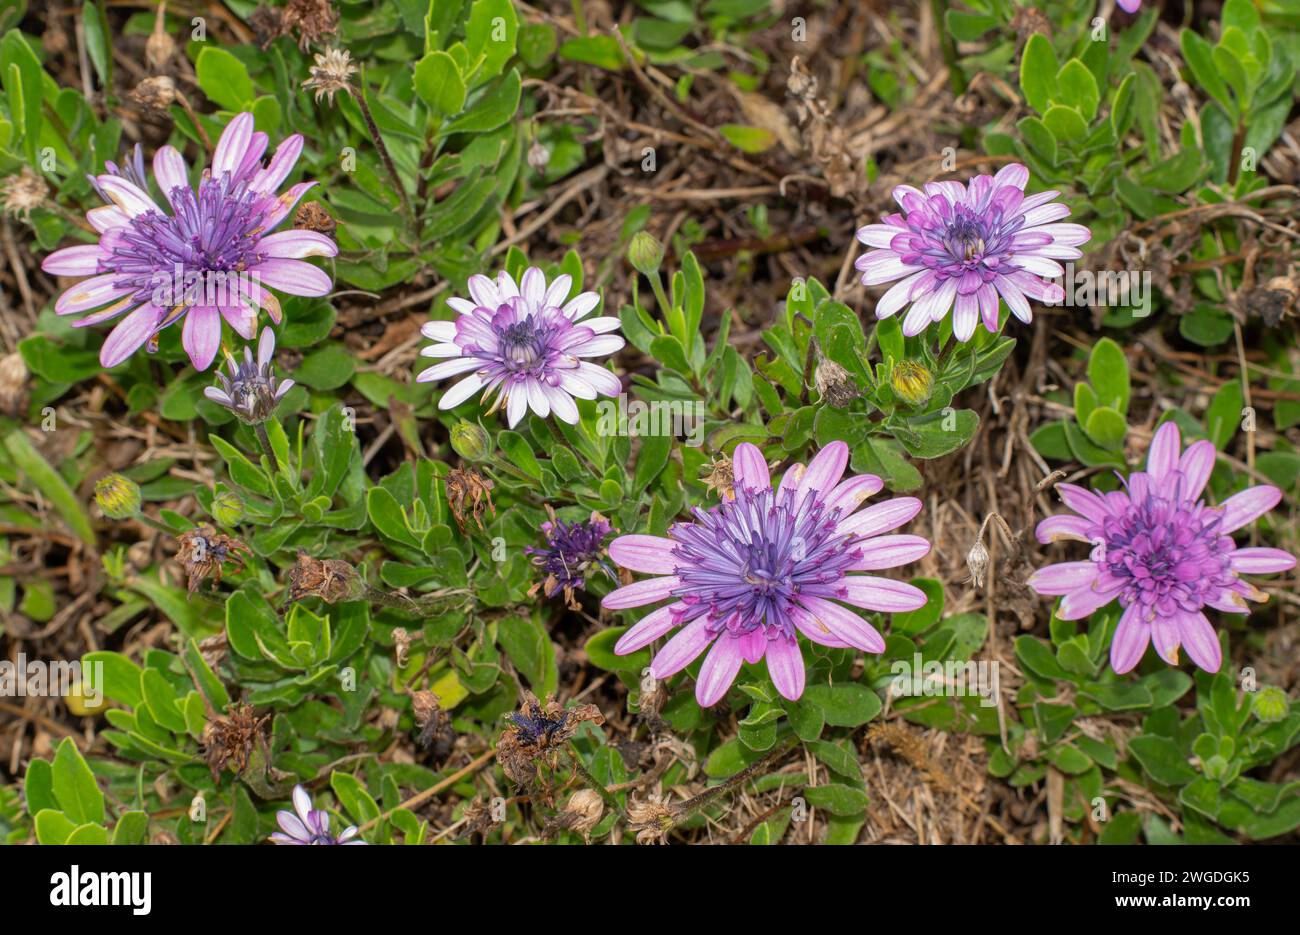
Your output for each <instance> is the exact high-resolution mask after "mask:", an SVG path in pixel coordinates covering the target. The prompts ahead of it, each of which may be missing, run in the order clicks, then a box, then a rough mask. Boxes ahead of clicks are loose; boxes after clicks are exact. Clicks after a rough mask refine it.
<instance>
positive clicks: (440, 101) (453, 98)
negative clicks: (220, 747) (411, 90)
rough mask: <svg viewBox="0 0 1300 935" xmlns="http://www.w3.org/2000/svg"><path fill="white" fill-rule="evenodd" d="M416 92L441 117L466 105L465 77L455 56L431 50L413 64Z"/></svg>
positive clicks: (451, 113)
mask: <svg viewBox="0 0 1300 935" xmlns="http://www.w3.org/2000/svg"><path fill="white" fill-rule="evenodd" d="M415 93H416V94H418V95H420V100H422V101H424V102H425V103H426V104H428V105H429V107H430V109H432V110H433V112H434V113H435V114H437V115H438V116H440V117H451V116H454V115H456V114H458V113H460V112H461V111H462V110H463V109H464V107H465V96H466V94H467V93H468V92H467V91H466V89H465V81H464V79H463V78H461V76H460V69H459V68H457V67H456V60H455V59H453V58H452V57H451V56H450V55H448V54H447V53H446V52H436V51H435V52H430V53H429V54H428V55H426V56H425V57H424V58H422V59H420V60H419V61H418V62H416V64H415Z"/></svg>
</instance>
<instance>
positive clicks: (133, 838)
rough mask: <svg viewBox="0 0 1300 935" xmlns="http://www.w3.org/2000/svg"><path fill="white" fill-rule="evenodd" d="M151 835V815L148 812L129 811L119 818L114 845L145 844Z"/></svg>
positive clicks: (114, 834)
mask: <svg viewBox="0 0 1300 935" xmlns="http://www.w3.org/2000/svg"><path fill="white" fill-rule="evenodd" d="M148 833H149V815H148V813H147V812H141V811H134V810H133V811H127V812H123V813H122V815H121V817H120V818H118V820H117V824H116V825H115V826H114V827H113V843H114V844H143V843H145V836H146V835H147V834H148Z"/></svg>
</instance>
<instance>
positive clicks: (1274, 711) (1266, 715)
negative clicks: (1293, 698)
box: [1250, 685, 1291, 724]
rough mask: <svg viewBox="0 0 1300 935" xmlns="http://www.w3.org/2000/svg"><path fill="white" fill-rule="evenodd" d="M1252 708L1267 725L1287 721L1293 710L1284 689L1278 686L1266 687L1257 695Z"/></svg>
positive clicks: (1256, 715)
mask: <svg viewBox="0 0 1300 935" xmlns="http://www.w3.org/2000/svg"><path fill="white" fill-rule="evenodd" d="M1250 707H1251V710H1252V711H1254V713H1255V717H1257V718H1259V719H1260V720H1261V721H1263V722H1264V723H1265V724H1273V723H1276V722H1277V721H1282V720H1285V719H1286V716H1287V714H1288V712H1289V711H1290V710H1291V703H1290V702H1289V701H1288V700H1287V697H1286V692H1284V691H1282V689H1280V688H1278V687H1277V686H1276V685H1265V686H1264V687H1263V688H1261V689H1260V690H1259V691H1257V692H1256V693H1255V700H1254V701H1252V702H1251V705H1250Z"/></svg>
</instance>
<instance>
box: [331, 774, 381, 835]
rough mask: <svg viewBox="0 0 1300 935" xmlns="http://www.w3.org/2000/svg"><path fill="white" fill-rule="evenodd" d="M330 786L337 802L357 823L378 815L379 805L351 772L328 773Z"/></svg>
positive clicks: (362, 822) (363, 822)
mask: <svg viewBox="0 0 1300 935" xmlns="http://www.w3.org/2000/svg"><path fill="white" fill-rule="evenodd" d="M330 788H331V789H333V790H334V794H335V795H337V796H338V797H339V803H340V804H341V805H342V806H343V808H344V810H345V811H346V812H347V813H348V815H349V817H351V819H352V820H353V821H354V822H355V823H356V824H358V825H361V824H365V823H366V822H368V821H372V820H373V819H375V818H378V817H379V805H378V803H376V802H375V800H374V798H373V797H372V796H371V795H370V793H369V792H367V791H366V787H365V786H363V785H362V784H361V780H359V779H357V777H356V776H353V775H352V774H351V773H340V772H339V771H338V770H335V771H334V772H332V773H330Z"/></svg>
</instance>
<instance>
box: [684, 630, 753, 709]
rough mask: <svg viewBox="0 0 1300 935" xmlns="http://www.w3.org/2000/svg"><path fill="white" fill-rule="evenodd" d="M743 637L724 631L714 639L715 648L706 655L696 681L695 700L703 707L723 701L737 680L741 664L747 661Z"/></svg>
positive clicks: (709, 706)
mask: <svg viewBox="0 0 1300 935" xmlns="http://www.w3.org/2000/svg"><path fill="white" fill-rule="evenodd" d="M742 639H743V638H736V637H730V636H727V635H726V634H725V633H724V634H723V635H722V636H720V637H719V638H718V639H716V640H714V641H713V648H712V649H710V650H709V654H708V655H707V656H705V657H704V665H702V666H700V677H699V680H698V681H697V682H696V683H695V700H696V701H698V702H699V703H700V707H701V708H711V707H713V706H714V705H715V704H717V703H718V702H719V701H721V700H722V698H723V696H724V695H726V694H727V689H729V688H730V687H731V683H732V682H734V681H735V679H736V673H737V672H739V671H740V664H741V663H742V662H744V661H745V660H744V655H743V654H742V647H741V646H740V643H741V642H742Z"/></svg>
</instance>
